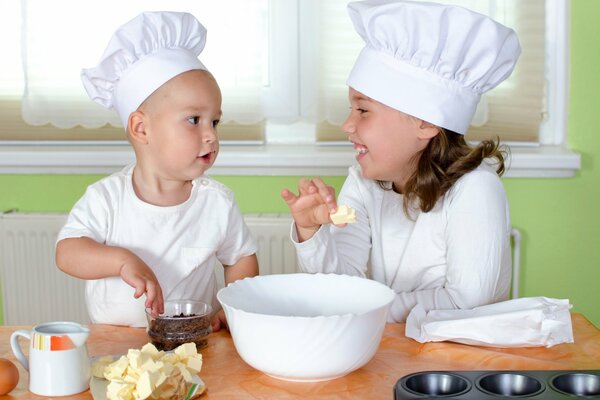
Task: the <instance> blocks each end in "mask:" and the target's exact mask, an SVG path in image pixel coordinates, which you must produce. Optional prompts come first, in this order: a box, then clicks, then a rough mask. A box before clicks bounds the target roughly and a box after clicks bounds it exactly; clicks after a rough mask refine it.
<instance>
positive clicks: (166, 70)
mask: <svg viewBox="0 0 600 400" xmlns="http://www.w3.org/2000/svg"><path fill="white" fill-rule="evenodd" d="M205 43H206V29H205V28H204V26H203V25H202V24H201V23H200V22H199V21H198V20H197V19H196V18H195V17H194V16H193V15H192V14H189V13H185V12H171V11H156V12H144V13H142V14H140V15H138V16H137V17H135V18H134V19H132V20H131V21H129V22H127V23H126V24H124V25H122V26H121V27H120V28H119V29H117V31H116V32H115V33H114V34H113V36H112V38H111V39H110V42H109V43H108V47H107V48H106V50H105V51H104V54H103V55H102V57H101V59H100V62H99V63H98V65H96V66H95V67H93V68H89V69H83V70H82V71H81V80H82V81H83V86H84V87H85V90H86V91H87V93H88V95H89V96H90V98H91V99H92V100H94V101H95V102H96V103H99V104H101V105H103V106H104V107H107V108H113V109H115V110H116V111H117V113H118V114H119V117H120V119H121V122H122V123H123V126H124V127H125V129H127V121H128V119H129V115H130V114H131V113H132V112H134V111H135V110H137V108H138V107H139V106H140V104H142V102H143V101H144V100H146V98H148V96H150V95H151V94H152V92H154V91H155V90H156V89H158V88H159V87H160V86H162V85H163V84H164V83H165V82H167V81H168V80H169V79H171V78H173V77H175V76H176V75H179V74H181V73H183V72H186V71H191V70H195V69H202V70H206V67H205V66H204V65H203V64H202V63H201V62H200V60H198V55H199V54H200V53H201V52H202V50H203V49H204V44H205Z"/></svg>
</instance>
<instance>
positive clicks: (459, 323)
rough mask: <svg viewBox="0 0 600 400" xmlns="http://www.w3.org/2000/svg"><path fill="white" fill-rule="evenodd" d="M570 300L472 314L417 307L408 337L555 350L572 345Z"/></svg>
mask: <svg viewBox="0 0 600 400" xmlns="http://www.w3.org/2000/svg"><path fill="white" fill-rule="evenodd" d="M570 308H571V305H570V304H569V300H565V299H552V298H547V297H524V298H519V299H514V300H508V301H503V302H499V303H494V304H489V305H486V306H481V307H476V308H473V309H471V310H431V311H429V312H427V313H426V312H425V310H424V309H423V307H422V306H421V305H419V304H417V305H416V306H415V307H414V308H413V309H412V310H411V312H410V314H409V315H408V318H407V319H406V336H407V337H410V338H413V339H415V340H416V341H418V342H421V343H425V342H440V341H446V340H447V341H452V342H458V343H464V344H472V345H478V346H494V347H539V346H545V347H552V346H554V345H557V344H559V343H573V327H572V324H571V314H570V312H569V309H570Z"/></svg>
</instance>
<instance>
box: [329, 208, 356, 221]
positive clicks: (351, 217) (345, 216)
mask: <svg viewBox="0 0 600 400" xmlns="http://www.w3.org/2000/svg"><path fill="white" fill-rule="evenodd" d="M329 217H330V218H331V221H333V223H334V224H336V225H340V224H353V223H355V222H356V210H355V209H354V208H352V207H348V206H347V205H345V204H343V205H341V206H338V209H337V211H336V212H334V213H332V214H329Z"/></svg>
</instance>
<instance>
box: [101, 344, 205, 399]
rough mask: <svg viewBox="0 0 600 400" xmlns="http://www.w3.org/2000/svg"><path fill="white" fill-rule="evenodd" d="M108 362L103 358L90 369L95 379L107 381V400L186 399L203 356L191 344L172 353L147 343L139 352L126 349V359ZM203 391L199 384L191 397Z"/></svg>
mask: <svg viewBox="0 0 600 400" xmlns="http://www.w3.org/2000/svg"><path fill="white" fill-rule="evenodd" d="M101 361H102V362H101ZM111 361H112V358H110V359H109V358H108V357H103V358H102V359H99V360H98V362H97V363H96V364H95V365H94V366H93V367H92V368H93V369H94V371H95V373H96V375H95V376H97V377H102V376H103V377H104V378H105V379H107V380H108V381H109V384H108V387H107V393H106V396H107V399H109V400H142V399H179V398H185V396H186V395H187V393H188V391H189V390H190V388H192V385H193V384H194V379H193V378H194V375H196V374H197V373H199V372H200V370H201V368H202V354H200V353H198V351H197V348H196V345H195V344H194V343H186V344H183V345H181V346H179V347H178V348H176V349H175V351H174V352H173V353H165V352H164V351H158V350H157V349H156V347H155V346H154V345H152V344H150V343H149V344H146V345H144V346H143V347H142V348H141V349H139V350H138V349H129V351H128V352H127V355H126V356H121V357H120V358H119V359H118V360H116V361H114V362H111ZM205 390H206V387H205V386H204V385H202V386H201V387H199V388H198V390H196V391H195V394H194V396H193V397H194V398H196V397H198V396H199V395H200V394H201V393H203V392H204V391H205Z"/></svg>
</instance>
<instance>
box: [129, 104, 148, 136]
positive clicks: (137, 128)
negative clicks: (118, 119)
mask: <svg viewBox="0 0 600 400" xmlns="http://www.w3.org/2000/svg"><path fill="white" fill-rule="evenodd" d="M145 119H146V116H145V115H144V113H143V112H141V111H134V112H132V113H131V115H130V116H129V120H128V121H127V133H128V134H129V137H130V138H131V141H132V142H133V143H138V144H147V143H148V135H147V133H146V123H145Z"/></svg>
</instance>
